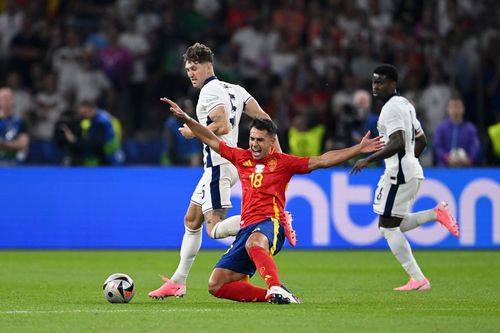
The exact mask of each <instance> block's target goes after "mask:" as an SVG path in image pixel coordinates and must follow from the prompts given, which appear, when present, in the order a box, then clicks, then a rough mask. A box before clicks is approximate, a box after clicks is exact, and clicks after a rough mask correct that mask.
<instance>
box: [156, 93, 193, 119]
mask: <svg viewBox="0 0 500 333" xmlns="http://www.w3.org/2000/svg"><path fill="white" fill-rule="evenodd" d="M160 101H162V102H164V103H167V104H169V105H170V111H171V112H172V113H173V114H174V116H176V117H177V118H179V119H181V120H188V119H189V118H191V117H189V115H188V114H187V113H186V112H184V111H182V109H181V108H180V107H179V105H177V103H175V102H174V101H172V100H170V99H168V98H166V97H162V98H160Z"/></svg>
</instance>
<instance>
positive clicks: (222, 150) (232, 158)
mask: <svg viewBox="0 0 500 333" xmlns="http://www.w3.org/2000/svg"><path fill="white" fill-rule="evenodd" d="M244 151H245V150H244V149H241V148H238V147H230V146H228V145H227V143H226V142H225V141H222V140H221V141H220V142H219V154H220V156H222V157H224V158H225V159H226V160H228V161H229V162H231V163H232V164H236V161H237V160H238V158H239V157H240V156H241V154H243V152H244Z"/></svg>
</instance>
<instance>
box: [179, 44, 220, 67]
mask: <svg viewBox="0 0 500 333" xmlns="http://www.w3.org/2000/svg"><path fill="white" fill-rule="evenodd" d="M183 58H184V62H186V61H191V62H197V63H199V64H201V63H206V62H210V63H212V64H213V63H214V53H213V52H212V50H210V48H209V47H208V46H206V45H204V44H201V43H194V44H193V45H191V46H190V47H188V49H187V50H186V53H185V54H184V55H183Z"/></svg>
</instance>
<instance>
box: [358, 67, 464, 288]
mask: <svg viewBox="0 0 500 333" xmlns="http://www.w3.org/2000/svg"><path fill="white" fill-rule="evenodd" d="M372 80H373V81H372V89H373V96H375V97H376V98H378V99H381V100H382V101H383V102H384V106H383V107H382V111H381V112H380V117H379V120H378V130H379V134H380V135H382V136H383V138H384V141H385V143H386V145H385V147H384V148H383V149H382V150H379V151H377V152H375V153H374V154H372V155H370V156H368V157H366V158H362V159H360V160H358V161H357V162H356V164H355V165H354V167H353V168H352V170H351V174H357V173H358V172H360V171H361V170H362V169H364V168H366V167H367V166H368V165H369V164H370V163H373V162H378V161H381V160H384V162H385V172H384V174H383V175H382V176H381V177H380V181H379V183H378V187H377V190H376V191H375V193H376V195H375V199H374V201H373V210H374V212H376V213H377V214H378V215H379V229H380V233H381V234H382V236H383V237H384V238H385V239H386V241H387V244H388V245H389V248H390V249H391V251H392V253H393V254H394V256H395V257H396V259H397V260H398V261H399V263H400V264H401V266H402V267H403V268H404V270H405V271H406V272H407V273H408V275H409V276H410V280H409V281H408V283H407V284H405V285H404V286H401V287H398V288H395V289H394V290H396V291H410V290H420V291H424V290H430V289H431V284H430V282H429V280H428V279H427V278H426V277H425V276H424V274H423V273H422V271H421V270H420V267H419V266H418V264H417V261H416V260H415V258H414V257H413V253H412V251H411V248H410V244H409V243H408V241H407V240H406V238H405V236H404V234H403V232H405V231H409V230H412V229H415V228H417V227H419V226H420V225H421V224H424V223H427V222H430V221H438V222H439V223H441V224H442V225H443V226H445V227H446V228H447V229H448V230H449V231H450V232H451V233H452V234H453V235H454V236H455V237H458V233H459V231H458V225H457V223H456V221H455V218H454V217H453V216H452V215H451V213H450V212H449V208H448V204H447V203H445V202H440V203H439V204H438V205H437V206H436V208H434V209H429V210H425V211H420V212H417V213H414V214H409V211H410V208H411V206H412V205H413V202H414V201H415V199H416V197H417V193H418V189H419V187H420V184H421V182H422V180H423V178H424V173H423V170H422V166H421V165H420V163H419V161H418V157H419V156H420V154H421V153H422V151H423V150H424V148H425V145H426V138H425V135H424V132H423V131H422V127H421V125H420V122H419V121H418V119H417V116H416V112H415V108H414V107H413V106H412V105H411V104H410V102H408V100H407V99H406V98H404V97H402V96H400V95H399V93H398V91H397V86H398V70H397V69H396V68H395V67H394V66H392V65H387V64H384V65H380V66H378V67H376V68H375V70H374V71H373V79H372Z"/></svg>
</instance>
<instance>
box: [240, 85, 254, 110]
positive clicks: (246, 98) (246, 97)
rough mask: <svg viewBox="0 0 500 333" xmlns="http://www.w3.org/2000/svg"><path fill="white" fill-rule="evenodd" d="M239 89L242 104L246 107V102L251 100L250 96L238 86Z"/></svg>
mask: <svg viewBox="0 0 500 333" xmlns="http://www.w3.org/2000/svg"><path fill="white" fill-rule="evenodd" d="M240 89H241V98H242V100H243V103H244V104H245V106H246V105H247V103H248V101H249V100H251V99H252V98H253V97H252V95H250V93H249V92H248V91H247V90H246V89H245V88H243V87H241V86H240Z"/></svg>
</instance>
